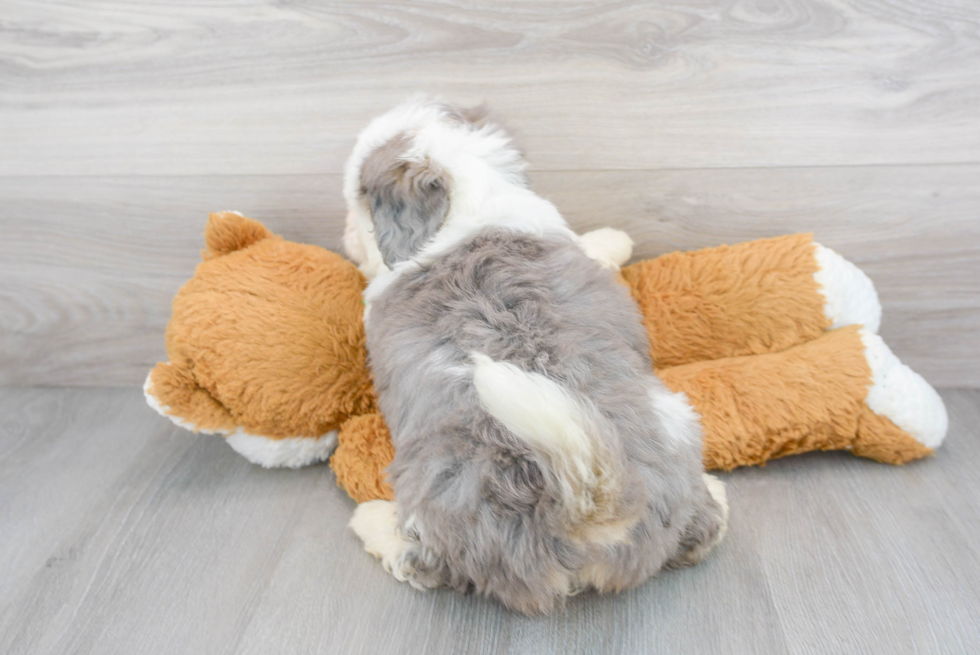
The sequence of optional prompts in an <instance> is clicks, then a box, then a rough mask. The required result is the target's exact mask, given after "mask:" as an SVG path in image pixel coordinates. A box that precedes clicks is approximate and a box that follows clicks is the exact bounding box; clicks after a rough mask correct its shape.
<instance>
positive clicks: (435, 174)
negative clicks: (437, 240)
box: [361, 143, 449, 268]
mask: <svg viewBox="0 0 980 655" xmlns="http://www.w3.org/2000/svg"><path fill="white" fill-rule="evenodd" d="M361 189H362V191H363V193H364V195H365V198H366V200H367V203H368V207H369V208H370V210H371V217H372V220H373V222H374V230H375V238H376V239H377V241H378V250H380V251H381V257H382V259H384V263H385V265H387V266H388V267H389V268H390V267H392V266H394V265H395V264H396V263H398V262H401V261H405V260H406V259H409V258H410V257H412V255H414V254H415V253H417V252H418V251H419V250H421V249H422V247H423V246H424V245H425V243H426V242H427V241H428V240H429V239H431V238H432V237H433V235H435V233H436V231H437V230H438V229H439V226H440V225H442V222H443V220H445V218H446V214H447V213H448V212H449V177H448V175H446V173H445V172H444V171H443V170H442V169H441V168H440V167H439V166H438V165H436V164H435V163H434V162H431V161H429V160H421V161H416V160H408V159H405V158H404V150H403V144H400V143H392V144H390V146H389V145H386V146H382V147H380V148H377V149H376V150H375V151H374V152H372V153H371V154H370V155H369V156H368V157H367V158H366V159H365V160H364V165H363V166H362V167H361Z"/></svg>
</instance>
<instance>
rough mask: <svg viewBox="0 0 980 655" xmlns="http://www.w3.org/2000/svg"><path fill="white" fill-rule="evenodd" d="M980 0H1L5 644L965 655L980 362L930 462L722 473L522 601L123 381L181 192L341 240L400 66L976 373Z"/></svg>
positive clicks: (183, 204)
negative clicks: (694, 507)
mask: <svg viewBox="0 0 980 655" xmlns="http://www.w3.org/2000/svg"><path fill="white" fill-rule="evenodd" d="M978 26H980V2H977V1H975V0H930V1H929V2H924V1H923V0H697V1H694V2H657V1H647V0H643V1H641V0H619V1H616V2H606V3H596V2H592V1H591V0H588V1H587V0H571V1H569V2H547V3H525V2H519V1H517V0H493V1H492V2H490V1H487V2H471V1H469V0H465V1H464V0H392V1H390V2H384V3H374V2H280V1H278V0H235V1H233V2H232V1H225V0H214V1H211V2H203V3H202V2H177V3H175V2H157V3H148V2H143V1H139V0H44V1H43V2H39V1H37V0H4V1H3V2H2V3H0V385H4V386H5V387H6V388H4V387H3V386H0V653H3V654H7V653H11V654H13V653H18V654H19V653H31V654H34V653H40V654H51V655H63V654H67V653H71V654H75V653H111V654H115V653H124V654H127V655H128V654H130V653H141V654H142V653H167V654H174V653H179V654H181V655H183V654H188V653H203V654H207V655H212V654H225V653H228V654H230V653H256V654H266V653H329V654H331V655H332V654H334V653H338V654H339V653H371V654H374V653H386V654H387V653H426V654H429V653H432V654H435V655H440V654H443V653H467V652H481V653H505V652H507V653H514V654H519V655H524V654H525V653H536V652H559V653H580V652H581V653H587V652H589V653H591V652H594V653H616V652H623V653H655V652H662V653H701V652H704V653H712V654H713V655H717V654H719V653H765V654H769V653H794V654H797V653H820V654H823V653H835V654H836V653H860V654H866V653H888V654H889V655H891V654H895V653H913V652H914V653H943V654H944V655H945V654H954V655H956V654H960V653H963V654H966V653H980V545H978V544H980V507H978V504H977V498H980V473H978V471H980V427H978V426H980V392H977V391H966V390H959V391H956V390H952V391H945V392H944V397H945V398H946V400H947V402H948V403H949V408H950V412H951V415H952V421H953V423H952V429H951V432H950V435H949V438H948V443H947V445H946V446H944V447H943V449H942V450H941V451H940V452H939V454H938V456H937V457H935V458H932V459H929V460H927V461H922V462H918V463H915V464H913V465H910V466H908V467H905V468H890V467H886V466H880V465H876V464H874V463H871V462H868V461H862V460H858V459H856V458H852V457H850V456H848V455H845V454H816V455H811V456H805V457H796V458H792V459H789V460H785V461H779V462H776V463H773V464H771V465H770V466H768V467H767V468H765V469H751V470H743V471H738V472H735V473H733V474H731V475H727V476H725V477H726V479H727V480H728V481H729V483H730V487H729V489H730V495H731V498H732V503H733V517H732V528H731V532H730V534H729V537H728V539H727V541H726V542H725V544H724V545H723V546H722V547H721V548H720V549H719V550H718V552H717V554H716V555H714V556H713V557H712V558H711V559H710V560H709V561H707V562H705V563H704V564H703V565H702V566H699V567H696V568H694V569H692V570H688V571H682V572H671V573H668V574H665V575H663V576H662V577H661V578H659V579H657V580H655V581H652V582H650V583H649V584H647V585H645V586H644V587H643V588H641V589H639V590H636V591H634V592H631V593H628V594H624V595H622V596H619V597H610V598H596V597H592V596H584V597H580V598H576V599H574V600H572V601H571V602H569V603H568V606H567V607H566V608H565V609H564V610H563V611H561V612H558V613H557V614H556V615H554V616H552V617H547V618H538V619H528V618H524V617H520V616H515V615H513V614H510V613H507V612H505V611H503V610H501V608H500V607H499V606H497V605H496V604H494V603H493V602H490V601H487V600H485V599H480V598H474V597H459V596H455V595H453V594H451V593H441V592H437V593H428V594H420V593H418V592H415V591H413V590H411V589H409V588H407V587H405V586H404V585H399V584H397V583H396V582H394V581H393V580H392V579H391V578H390V577H389V576H387V575H385V574H384V572H383V571H382V570H381V568H380V566H379V565H378V564H377V563H376V562H374V561H373V560H372V559H371V558H370V557H368V556H367V555H365V554H364V553H363V552H362V551H361V550H360V548H359V546H358V543H357V541H356V539H355V537H354V536H353V534H351V533H350V531H348V530H347V529H346V527H345V525H346V522H347V519H348V517H349V515H350V513H351V511H352V508H353V503H352V502H351V501H350V500H349V499H348V498H347V497H346V496H344V495H343V494H342V493H341V492H340V491H339V490H338V489H337V488H336V486H335V482H334V478H333V475H332V474H331V472H330V471H329V469H327V468H326V467H315V468H310V469H306V470H302V471H266V470H262V469H258V468H255V467H252V466H250V465H248V464H247V463H245V462H244V461H243V460H242V459H241V458H240V457H238V456H236V455H235V454H234V453H232V452H231V450H230V449H229V448H228V447H227V446H225V444H223V443H222V442H221V440H220V439H217V438H199V437H193V436H191V435H189V434H187V433H185V432H182V431H180V430H178V429H177V428H174V427H173V426H171V425H170V423H169V422H167V421H166V420H164V419H162V418H160V417H159V416H157V415H156V414H155V413H153V412H152V411H150V410H149V409H148V408H147V407H146V406H145V404H144V403H143V400H142V395H141V393H140V392H139V390H138V385H139V384H140V383H141V382H142V380H143V378H144V376H145V375H146V372H147V371H148V370H149V369H150V368H151V367H152V366H153V365H154V364H155V363H156V362H157V361H159V360H161V359H164V358H165V352H164V341H163V332H164V328H165V326H166V323H167V320H168V318H169V316H170V301H171V298H172V297H173V295H174V293H175V292H176V291H177V289H178V288H179V287H180V285H181V284H183V283H184V282H185V281H186V280H187V278H188V277H189V276H190V275H191V274H192V273H193V270H194V266H195V265H196V263H197V262H198V261H199V253H200V249H201V247H202V238H201V233H202V230H203V226H204V222H205V220H206V216H207V213H208V212H209V211H214V210H222V209H237V210H240V211H242V212H244V213H246V214H248V215H251V216H253V217H255V218H258V219H260V220H263V221H265V222H266V223H267V224H268V225H269V226H270V227H271V228H272V229H274V230H275V231H277V232H280V233H281V234H283V235H284V236H286V237H287V238H290V239H294V240H299V241H306V242H311V243H315V244H318V245H321V246H324V247H328V248H333V249H337V248H338V247H339V245H340V235H341V231H342V217H343V211H344V210H343V203H342V200H341V194H340V191H341V175H342V171H343V162H344V159H345V158H346V156H347V154H348V153H349V152H350V148H351V147H352V145H353V143H354V139H355V137H356V134H357V132H358V131H359V130H360V129H361V128H362V127H363V126H364V125H365V123H366V122H367V120H368V119H369V118H370V117H371V116H372V115H375V114H378V113H380V112H383V111H385V110H386V109H388V108H390V107H391V106H392V105H393V104H394V103H396V102H398V101H400V100H402V99H404V98H405V97H406V96H407V95H409V94H410V93H413V92H416V91H419V90H424V91H429V92H433V93H440V94H443V95H445V96H446V97H447V98H449V99H450V100H453V101H457V102H462V103H476V102H481V101H486V102H487V103H488V105H489V106H490V107H491V109H492V110H494V112H495V113H496V114H497V115H498V116H499V117H501V118H502V119H503V120H504V122H505V124H506V125H507V126H508V128H509V129H511V131H512V132H513V133H514V135H515V138H516V140H517V142H518V143H519V145H520V146H521V147H522V149H523V150H524V152H525V153H526V155H527V158H528V160H529V162H530V167H531V180H532V183H533V185H534V188H535V189H536V190H537V191H538V192H540V193H541V194H543V195H544V196H546V197H548V198H549V199H552V200H553V201H554V202H555V204H556V205H557V206H558V208H559V209H560V210H561V211H562V212H563V213H564V214H565V215H566V216H567V217H568V219H569V221H570V223H571V224H572V225H573V227H575V228H576V229H579V230H586V229H591V228H595V227H599V226H602V225H612V226H614V227H619V228H622V229H625V230H627V231H628V232H630V233H631V234H632V235H633V237H634V239H635V240H636V242H637V248H636V256H637V258H640V257H649V256H654V255H658V254H661V253H664V252H668V251H671V250H676V249H692V248H698V247H703V246H711V245H717V244H720V243H733V242H737V241H743V240H748V239H754V238H759V237H764V236H773V235H778V234H784V233H789V232H795V231H809V232H814V233H815V236H816V238H817V240H818V241H820V242H822V243H824V244H825V245H828V246H830V247H832V248H834V249H836V250H838V251H839V252H841V253H842V254H843V255H844V256H845V257H847V258H849V259H851V260H853V261H855V262H856V263H857V264H858V265H860V266H861V267H862V268H863V269H864V270H865V271H867V272H868V273H869V275H870V276H871V278H872V279H873V280H874V282H875V284H876V286H877V288H878V291H879V294H880V296H881V299H882V304H883V308H884V316H883V324H882V327H881V334H882V336H883V337H884V338H885V340H886V341H887V342H888V343H889V345H890V346H891V347H892V349H893V350H894V351H895V353H896V354H897V355H898V356H899V357H900V358H902V359H903V361H905V362H906V363H908V364H910V365H911V366H913V367H914V368H915V369H916V370H918V371H920V372H921V373H923V375H924V376H925V377H926V378H927V379H928V380H929V381H931V382H932V383H933V384H936V385H938V386H945V387H968V388H974V389H975V388H977V387H980V30H978ZM31 387H33V388H31ZM112 387H117V388H112Z"/></svg>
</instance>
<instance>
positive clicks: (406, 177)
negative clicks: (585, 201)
mask: <svg viewBox="0 0 980 655" xmlns="http://www.w3.org/2000/svg"><path fill="white" fill-rule="evenodd" d="M525 166H526V165H525V163H524V160H523V158H522V157H521V155H520V153H519V152H518V151H517V150H516V149H515V148H514V147H513V146H512V145H511V142H510V139H509V138H508V137H507V135H506V134H505V133H504V131H503V130H502V129H501V128H500V127H499V126H498V125H496V124H494V123H492V122H491V121H489V120H488V119H487V117H486V114H485V112H483V111H482V110H481V109H479V108H478V109H475V110H474V109H457V108H454V107H451V106H449V105H447V104H445V103H444V102H441V101H439V100H437V99H434V98H430V97H426V96H416V97H413V98H411V99H409V100H408V101H406V102H404V103H402V104H401V105H399V106H398V107H396V108H395V109H393V110H391V111H389V112H388V113H387V114H384V115H383V116H380V117H378V118H376V119H374V120H373V121H372V122H371V123H370V124H369V125H368V126H367V128H365V129H364V131H363V132H361V134H360V136H359V137H358V139H357V144H356V145H355V146H354V151H353V153H352V154H351V157H350V159H349V160H348V161H347V167H346V170H345V179H344V196H345V198H346V200H347V209H348V213H347V225H346V229H345V233H344V248H345V250H346V251H347V255H348V256H349V257H350V258H351V259H352V260H354V261H355V262H357V263H358V265H359V266H360V267H361V270H362V271H363V272H364V273H365V274H366V275H367V276H368V277H374V276H375V275H377V274H378V273H379V272H382V271H383V270H385V269H386V268H391V267H393V266H394V265H395V264H397V263H398V262H401V261H405V260H408V259H410V258H411V257H413V256H414V255H415V254H417V253H418V252H420V251H421V250H422V249H423V248H424V247H425V245H426V244H428V243H429V242H430V241H431V240H432V239H433V238H434V236H435V235H436V233H437V232H438V231H439V230H440V228H441V227H442V226H444V225H445V224H447V223H449V222H452V220H453V218H454V216H456V215H458V214H460V213H466V212H469V211H472V210H473V209H474V207H476V206H477V205H478V204H479V203H480V202H481V198H482V197H485V196H486V195H487V194H488V192H489V191H488V190H489V189H490V188H491V187H496V186H500V185H502V184H503V185H519V186H522V187H526V185H527V181H526V177H525V175H524V169H525Z"/></svg>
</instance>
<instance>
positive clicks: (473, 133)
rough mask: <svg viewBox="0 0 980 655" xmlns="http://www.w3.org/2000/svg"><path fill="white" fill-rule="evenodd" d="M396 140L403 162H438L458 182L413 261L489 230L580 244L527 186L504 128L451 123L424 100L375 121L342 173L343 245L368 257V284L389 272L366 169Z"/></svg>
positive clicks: (426, 258) (427, 258) (437, 254)
mask: <svg viewBox="0 0 980 655" xmlns="http://www.w3.org/2000/svg"><path fill="white" fill-rule="evenodd" d="M397 136H405V137H406V138H407V139H408V143H409V146H408V150H407V152H405V154H404V155H403V158H404V160H405V161H417V162H423V161H428V162H432V163H434V164H436V165H438V166H439V168H441V169H442V170H443V171H445V173H446V175H447V176H448V177H449V179H450V180H451V182H452V183H451V185H450V188H449V211H448V213H447V214H446V217H445V219H444V221H443V224H442V226H441V227H440V229H439V231H438V232H437V233H436V235H435V237H434V238H433V239H432V240H431V241H430V242H429V243H428V244H426V245H425V246H424V247H423V248H422V249H421V250H420V252H418V253H416V255H415V256H414V257H413V259H414V260H415V261H417V262H420V263H422V264H427V263H430V262H432V261H435V260H436V259H438V258H439V257H441V256H442V255H444V254H445V253H447V252H449V251H450V250H452V249H453V248H454V247H456V246H457V245H459V244H460V243H462V242H464V241H465V240H466V239H468V238H469V237H471V236H472V235H474V234H475V233H476V232H478V231H479V230H481V229H483V228H485V227H488V226H494V227H502V228H507V229H511V230H514V231H515V232H522V233H530V234H537V235H544V234H560V235H562V236H565V237H567V238H568V239H571V240H577V237H576V235H575V233H574V232H572V230H571V229H570V228H569V227H568V225H567V223H566V222H565V219H563V218H562V217H561V214H559V213H558V210H557V209H556V208H555V206H554V205H552V204H551V203H550V202H548V201H547V200H545V199H544V198H541V197H540V196H538V195H537V194H535V193H534V192H533V191H531V190H530V189H528V188H527V187H526V186H524V178H523V173H524V169H525V168H526V163H525V162H524V159H523V158H522V157H521V155H520V152H519V151H518V150H517V149H516V148H514V146H513V145H512V144H511V142H510V138H509V137H508V136H507V135H506V134H505V133H504V132H503V131H502V130H500V129H499V128H497V127H495V126H492V125H489V126H487V127H484V128H481V129H471V128H470V127H468V126H464V125H460V124H459V122H458V121H454V120H449V119H448V116H447V113H446V108H445V106H444V105H440V104H439V103H438V101H437V100H436V99H434V98H428V97H426V96H421V95H420V96H415V97H413V98H410V99H409V100H408V101H406V102H404V103H402V104H401V105H399V106H397V107H395V108H394V109H392V110H391V111H389V112H388V113H386V114H384V115H382V116H379V117H378V118H376V119H374V120H373V121H372V122H371V123H370V124H369V125H368V126H367V127H366V128H365V129H364V130H363V131H362V132H361V134H360V135H359V136H358V139H357V143H356V144H355V146H354V150H353V152H352V153H351V156H350V158H349V159H348V160H347V165H346V168H345V170H344V196H345V198H346V200H347V208H348V212H349V213H348V217H347V232H349V233H350V234H351V236H349V237H348V236H345V243H349V247H348V248H347V250H348V256H350V257H352V258H354V259H357V258H363V260H364V261H362V262H361V264H360V267H359V268H360V269H361V271H362V272H363V273H364V274H365V275H366V276H367V277H368V279H373V278H374V277H376V276H380V275H382V274H383V273H384V272H386V271H387V267H385V266H384V263H383V262H382V259H381V254H380V251H379V250H378V246H377V240H376V238H375V236H374V227H373V219H372V217H371V210H370V208H369V207H368V205H367V203H366V202H365V200H364V198H362V197H361V189H360V177H361V167H362V166H363V165H364V161H365V160H366V159H367V157H368V156H369V155H370V154H371V152H373V151H374V150H375V149H377V148H379V147H381V146H382V145H384V144H385V143H386V142H388V141H389V140H391V139H393V138H395V137H397ZM355 233H356V237H355V236H354V234H355Z"/></svg>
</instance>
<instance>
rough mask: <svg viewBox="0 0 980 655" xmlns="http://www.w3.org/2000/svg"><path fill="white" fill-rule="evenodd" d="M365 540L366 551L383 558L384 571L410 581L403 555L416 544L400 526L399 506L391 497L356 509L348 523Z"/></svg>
mask: <svg viewBox="0 0 980 655" xmlns="http://www.w3.org/2000/svg"><path fill="white" fill-rule="evenodd" d="M348 525H349V526H350V528H351V530H353V531H354V533H355V534H356V535H357V536H358V537H360V538H361V541H363V542H364V550H366V551H367V552H369V553H371V554H372V555H374V556H375V557H377V558H378V559H380V560H381V565H382V566H384V568H385V571H387V572H388V573H390V574H392V575H393V576H395V579H397V580H399V581H401V582H411V576H410V573H411V571H410V570H409V569H408V568H407V567H406V566H405V558H404V555H405V553H406V552H408V550H409V549H410V548H411V547H412V546H413V543H412V542H411V541H409V540H408V539H406V538H405V537H404V535H402V533H401V531H400V530H399V529H398V507H397V505H395V503H394V502H392V501H390V500H369V501H367V502H366V503H361V504H360V505H358V506H357V509H355V510H354V516H353V517H351V520H350V523H348Z"/></svg>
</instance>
